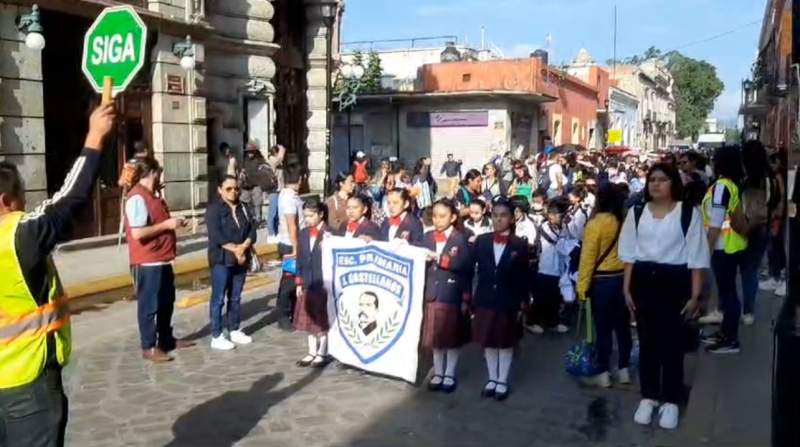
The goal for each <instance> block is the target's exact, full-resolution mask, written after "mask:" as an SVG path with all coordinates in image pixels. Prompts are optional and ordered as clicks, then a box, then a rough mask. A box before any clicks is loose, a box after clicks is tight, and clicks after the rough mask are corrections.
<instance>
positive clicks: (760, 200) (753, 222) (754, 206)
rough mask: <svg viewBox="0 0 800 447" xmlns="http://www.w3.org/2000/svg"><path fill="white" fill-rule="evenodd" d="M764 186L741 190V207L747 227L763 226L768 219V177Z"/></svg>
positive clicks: (769, 189)
mask: <svg viewBox="0 0 800 447" xmlns="http://www.w3.org/2000/svg"><path fill="white" fill-rule="evenodd" d="M766 182H767V184H766V188H764V189H762V188H745V189H744V190H743V191H742V207H743V210H744V215H745V218H746V219H747V224H748V229H749V230H751V231H752V229H753V228H756V227H759V226H764V225H766V224H767V222H768V221H769V202H770V199H771V197H770V193H771V187H770V183H772V182H771V181H770V179H769V178H767V179H766Z"/></svg>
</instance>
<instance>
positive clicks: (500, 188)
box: [481, 162, 508, 203]
mask: <svg viewBox="0 0 800 447" xmlns="http://www.w3.org/2000/svg"><path fill="white" fill-rule="evenodd" d="M497 174H498V173H497V165H496V164H494V163H491V162H490V163H486V164H485V165H483V184H482V185H481V189H482V190H483V197H484V198H485V199H486V201H487V202H488V203H491V201H492V199H494V198H495V197H497V196H504V195H506V194H507V193H508V184H507V183H506V181H505V180H503V179H501V178H500V177H498V175H497Z"/></svg>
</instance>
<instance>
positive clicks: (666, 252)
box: [619, 163, 710, 429]
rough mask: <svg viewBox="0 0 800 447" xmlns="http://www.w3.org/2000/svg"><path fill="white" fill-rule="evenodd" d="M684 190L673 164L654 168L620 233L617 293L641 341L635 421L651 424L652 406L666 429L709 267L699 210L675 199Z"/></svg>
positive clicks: (672, 421)
mask: <svg viewBox="0 0 800 447" xmlns="http://www.w3.org/2000/svg"><path fill="white" fill-rule="evenodd" d="M682 189H683V185H682V182H681V177H680V174H678V171H677V169H675V167H673V166H671V165H667V164H664V163H658V164H656V165H654V166H653V167H652V168H650V171H649V172H648V174H647V184H646V185H645V189H644V192H645V195H644V198H645V204H644V205H637V208H633V209H632V211H630V212H628V216H627V217H626V218H625V223H624V224H623V225H622V232H621V233H620V236H619V259H620V260H621V261H622V262H623V263H624V265H625V273H624V279H623V292H624V295H625V301H626V303H627V305H628V308H629V309H630V312H631V314H633V315H635V316H636V321H637V325H636V328H637V333H638V335H639V343H640V354H639V363H640V365H639V380H640V382H641V392H642V400H641V402H640V403H639V407H638V408H637V410H636V413H635V414H634V417H633V419H634V421H635V422H636V423H637V424H642V425H649V424H650V423H651V422H652V419H653V413H654V412H655V410H656V408H658V417H659V425H660V426H661V427H662V428H666V429H674V428H676V427H677V426H678V419H679V418H678V412H679V410H678V405H677V404H678V401H679V400H680V399H681V397H682V395H683V356H684V346H682V343H681V342H682V340H683V337H681V334H682V330H685V329H682V325H683V324H684V323H683V320H684V319H685V318H692V317H694V316H695V314H696V312H697V305H698V304H697V303H698V299H699V296H700V294H701V292H702V289H703V269H707V268H709V264H710V252H709V244H708V238H707V236H706V232H705V230H704V229H703V221H702V219H701V217H700V212H699V210H698V209H697V208H695V207H693V206H691V204H688V206H686V204H684V203H683V202H681V198H682V196H683V191H682ZM659 406H660V408H659Z"/></svg>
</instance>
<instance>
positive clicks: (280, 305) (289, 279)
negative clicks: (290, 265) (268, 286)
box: [277, 244, 297, 319]
mask: <svg viewBox="0 0 800 447" xmlns="http://www.w3.org/2000/svg"><path fill="white" fill-rule="evenodd" d="M291 252H292V247H291V245H285V244H278V254H280V255H281V257H283V256H285V255H288V254H290V253H291ZM296 291H297V286H296V285H295V283H294V275H292V274H290V273H287V272H282V273H281V281H280V283H279V284H278V302H277V310H278V312H279V314H278V315H279V316H280V317H281V318H288V319H292V318H293V317H294V303H295V301H297V294H296Z"/></svg>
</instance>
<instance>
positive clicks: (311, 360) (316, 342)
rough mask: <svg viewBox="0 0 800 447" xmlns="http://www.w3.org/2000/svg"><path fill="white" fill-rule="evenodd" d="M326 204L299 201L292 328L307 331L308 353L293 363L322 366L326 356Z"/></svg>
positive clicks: (326, 361)
mask: <svg viewBox="0 0 800 447" xmlns="http://www.w3.org/2000/svg"><path fill="white" fill-rule="evenodd" d="M327 214H328V207H327V206H326V205H325V204H324V203H320V202H319V201H316V200H311V201H307V202H306V203H305V204H304V205H303V217H304V219H305V220H304V222H305V225H306V226H305V228H303V229H302V230H300V234H299V235H298V236H297V275H296V276H295V284H296V285H297V304H296V305H295V308H294V328H295V329H297V330H298V331H301V332H307V333H308V354H307V355H306V356H305V357H303V358H302V359H300V360H298V361H297V366H300V367H307V366H311V367H314V368H322V367H324V366H325V365H327V364H328V363H329V362H330V359H329V357H328V335H327V334H328V328H329V325H328V298H327V294H326V292H325V285H324V283H323V280H322V248H321V247H322V240H323V239H324V238H325V237H326V235H328V234H329V232H328V226H327V225H326V223H325V222H326V220H327Z"/></svg>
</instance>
